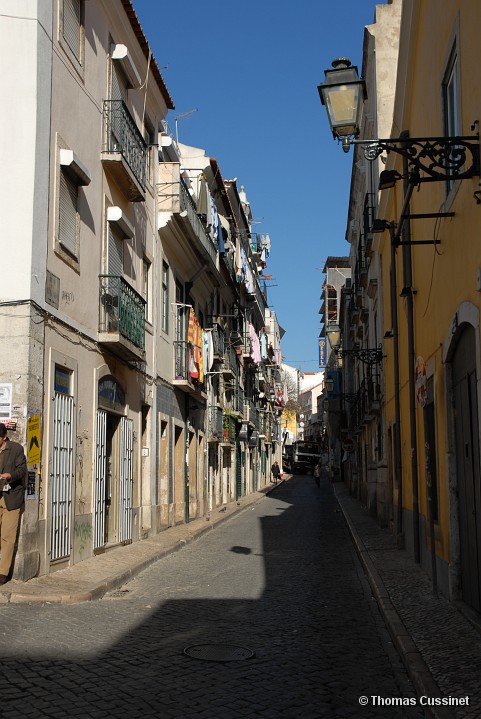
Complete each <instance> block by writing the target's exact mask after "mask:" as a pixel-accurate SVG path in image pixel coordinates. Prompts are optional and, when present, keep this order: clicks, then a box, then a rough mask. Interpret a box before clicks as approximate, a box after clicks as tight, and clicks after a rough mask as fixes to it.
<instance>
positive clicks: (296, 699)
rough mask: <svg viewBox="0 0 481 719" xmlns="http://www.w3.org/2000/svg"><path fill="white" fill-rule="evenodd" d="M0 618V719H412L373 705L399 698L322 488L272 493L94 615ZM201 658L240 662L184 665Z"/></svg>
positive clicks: (7, 611)
mask: <svg viewBox="0 0 481 719" xmlns="http://www.w3.org/2000/svg"><path fill="white" fill-rule="evenodd" d="M0 616H1V620H2V630H1V631H2V656H3V661H2V663H1V670H2V674H3V676H4V677H5V682H4V687H3V689H4V691H3V694H2V718H3V719H17V718H19V717H52V718H53V717H58V718H59V719H60V717H67V716H69V717H82V719H88V718H90V717H92V718H94V717H104V718H105V717H114V718H116V717H125V716H128V717H129V718H133V719H135V718H136V717H159V718H162V719H169V718H170V717H173V718H182V719H183V718H184V717H189V718H193V717H205V718H206V719H214V718H217V717H219V718H222V719H229V718H232V719H234V718H236V719H237V717H287V718H294V717H304V718H306V719H307V718H308V717H311V718H312V719H316V718H318V719H320V718H322V717H328V718H329V719H331V718H332V719H336V718H339V719H340V718H345V717H362V718H363V719H364V718H366V719H369V718H370V717H402V716H406V717H423V716H424V713H423V710H422V709H421V708H420V707H419V706H408V707H398V706H393V705H392V704H390V703H389V704H388V705H386V703H385V704H384V705H382V701H384V700H387V702H390V700H391V699H392V698H401V697H402V698H405V699H406V700H407V699H408V698H411V699H413V698H414V696H415V694H414V690H413V687H412V685H411V683H410V681H409V679H408V677H407V674H406V672H405V669H404V667H403V665H402V663H401V661H400V659H399V656H398V655H397V652H396V651H395V649H394V648H393V645H392V643H391V642H390V639H389V635H388V633H387V630H386V628H385V626H384V623H383V620H382V618H381V616H380V613H379V611H378V608H377V604H376V602H375V601H374V600H373V598H372V595H371V591H370V587H369V584H368V582H367V579H366V578H365V576H364V574H363V571H362V569H361V565H360V564H359V561H358V559H357V556H356V553H355V550H354V548H353V545H352V542H351V539H350V536H349V533H348V531H347V529H346V526H345V523H344V520H343V517H342V514H341V513H340V512H339V511H338V507H337V503H336V501H335V498H334V495H333V492H332V486H331V485H329V484H327V483H325V484H323V485H322V486H321V489H320V490H319V489H318V488H317V487H316V486H315V483H314V481H313V478H312V477H295V478H293V479H292V480H290V481H289V482H285V483H283V484H281V485H279V487H277V488H276V489H275V490H274V492H272V493H271V494H270V495H269V496H267V497H265V498H263V499H262V500H261V501H259V502H258V503H257V504H255V505H253V506H252V507H249V508H247V509H246V510H245V511H243V512H242V513H240V514H239V515H237V516H236V517H233V518H232V519H231V520H229V521H228V522H226V523H224V524H223V525H222V526H220V527H219V528H217V529H216V531H215V532H211V533H209V534H208V535H206V536H204V537H203V538H201V539H199V540H198V541H197V542H195V543H193V544H191V545H189V546H188V547H186V548H185V549H184V550H182V551H181V552H178V553H176V554H173V555H171V556H169V557H166V558H164V559H162V560H160V561H159V562H157V563H156V564H154V565H153V566H152V567H150V568H149V569H148V570H146V571H145V572H143V573H142V574H141V575H139V576H138V577H137V578H136V579H134V580H133V581H132V582H130V583H129V584H127V585H125V586H124V587H123V588H122V589H120V590H116V591H113V592H111V593H110V594H109V595H107V596H106V597H105V598H104V599H103V600H101V601H97V602H89V603H84V604H79V605H73V606H72V605H71V606H68V605H67V606H63V605H62V606H60V605H48V604H46V605H43V606H42V605H25V604H23V605H12V604H11V605H1V606H0ZM209 643H214V644H232V645H236V646H241V647H246V648H248V649H250V650H252V651H253V652H254V653H255V655H254V656H253V657H252V658H251V659H248V660H242V661H231V662H224V663H219V662H216V661H215V662H214V661H203V660H199V659H194V658H191V657H189V656H186V655H185V654H184V649H185V648H187V647H190V646H193V645H203V644H209ZM362 696H366V697H368V704H367V706H360V701H359V699H360V697H362ZM372 697H380V698H381V699H380V700H379V703H381V705H377V706H376V705H375V704H376V701H374V700H373V699H372Z"/></svg>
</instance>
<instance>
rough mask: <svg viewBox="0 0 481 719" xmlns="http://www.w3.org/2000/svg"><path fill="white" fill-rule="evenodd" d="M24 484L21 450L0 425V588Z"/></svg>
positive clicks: (9, 559)
mask: <svg viewBox="0 0 481 719" xmlns="http://www.w3.org/2000/svg"><path fill="white" fill-rule="evenodd" d="M26 482H27V459H26V457H25V452H24V451H23V447H22V446H21V445H20V444H18V442H11V441H10V440H9V438H8V437H7V428H6V427H5V425H4V424H1V423H0V585H1V584H5V582H7V581H8V575H9V574H10V570H11V567H12V560H13V552H14V549H15V542H16V541H17V532H18V527H19V524H20V517H21V514H22V507H23V505H24V502H25V487H26Z"/></svg>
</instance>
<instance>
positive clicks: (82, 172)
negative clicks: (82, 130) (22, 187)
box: [54, 137, 90, 271]
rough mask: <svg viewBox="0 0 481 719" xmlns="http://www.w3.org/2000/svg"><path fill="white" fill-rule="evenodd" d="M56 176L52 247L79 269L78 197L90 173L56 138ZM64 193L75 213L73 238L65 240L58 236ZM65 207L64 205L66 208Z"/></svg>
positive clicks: (79, 221) (79, 219) (79, 203)
mask: <svg viewBox="0 0 481 719" xmlns="http://www.w3.org/2000/svg"><path fill="white" fill-rule="evenodd" d="M56 168H57V178H56V205H55V229H54V249H55V251H56V252H57V254H58V255H59V256H60V257H61V258H62V259H63V260H65V262H67V264H69V265H70V266H71V267H72V268H73V269H75V270H76V271H79V269H80V231H81V197H80V192H79V188H80V187H81V186H84V187H86V186H87V185H89V184H90V173H89V171H88V169H87V168H86V167H85V166H84V165H83V163H82V162H81V161H80V160H79V158H78V157H77V156H76V155H75V153H74V152H73V151H72V150H70V149H69V148H68V147H67V146H66V144H65V143H64V142H63V140H62V139H61V138H60V137H59V138H58V142H57V162H56ZM66 192H68V193H69V196H70V200H71V202H72V209H73V211H74V213H75V218H73V221H72V224H74V225H75V228H74V234H75V237H74V238H73V239H72V238H71V240H70V241H69V240H68V239H67V238H64V237H62V236H61V235H62V224H63V223H62V221H61V212H62V209H63V208H64V205H65V202H64V199H66V195H65V193H66ZM67 209H68V208H67Z"/></svg>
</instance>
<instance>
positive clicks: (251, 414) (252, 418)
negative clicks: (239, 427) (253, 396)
mask: <svg viewBox="0 0 481 719" xmlns="http://www.w3.org/2000/svg"><path fill="white" fill-rule="evenodd" d="M244 420H245V421H246V422H248V423H249V424H250V425H251V426H252V427H254V428H255V429H258V428H259V410H258V409H257V407H256V406H255V405H254V402H253V401H252V400H250V399H244Z"/></svg>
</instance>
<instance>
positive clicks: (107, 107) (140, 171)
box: [104, 100, 147, 190]
mask: <svg viewBox="0 0 481 719" xmlns="http://www.w3.org/2000/svg"><path fill="white" fill-rule="evenodd" d="M104 119H105V124H106V131H105V141H106V152H111V153H117V152H119V153H120V154H121V155H122V157H123V158H124V160H125V162H126V163H127V165H128V166H129V167H130V169H131V171H132V173H133V175H134V177H135V179H136V180H137V182H138V183H139V185H140V186H141V188H142V189H143V190H145V187H146V159H147V144H146V142H145V140H144V138H143V137H142V135H141V134H140V132H139V129H138V128H137V125H136V124H135V121H134V119H133V118H132V115H131V114H130V112H129V110H128V108H127V106H126V105H125V103H124V102H123V100H104Z"/></svg>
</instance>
